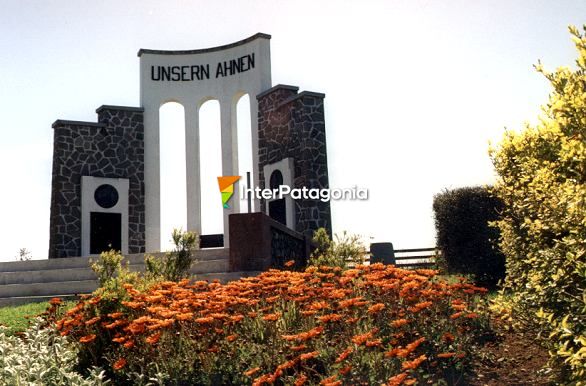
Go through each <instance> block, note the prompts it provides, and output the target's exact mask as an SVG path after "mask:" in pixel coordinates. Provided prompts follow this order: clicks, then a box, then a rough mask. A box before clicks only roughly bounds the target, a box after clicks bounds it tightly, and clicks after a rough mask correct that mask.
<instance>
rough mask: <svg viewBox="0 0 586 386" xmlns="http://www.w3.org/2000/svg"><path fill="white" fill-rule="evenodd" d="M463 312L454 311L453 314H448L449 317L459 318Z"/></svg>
mask: <svg viewBox="0 0 586 386" xmlns="http://www.w3.org/2000/svg"><path fill="white" fill-rule="evenodd" d="M463 314H464V312H463V311H460V312H456V313H455V314H452V315H451V316H450V319H458V318H459V317H460V316H462V315H463Z"/></svg>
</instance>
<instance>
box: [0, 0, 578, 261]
mask: <svg viewBox="0 0 586 386" xmlns="http://www.w3.org/2000/svg"><path fill="white" fill-rule="evenodd" d="M0 5H1V7H0V52H1V54H0V113H1V116H2V124H1V130H2V135H3V137H2V140H1V141H0V173H1V175H2V185H3V186H2V189H0V213H1V218H2V219H1V221H0V235H1V236H0V260H12V259H14V256H15V255H16V254H17V253H18V249H19V248H22V247H26V248H27V249H29V250H30V251H32V254H33V256H34V257H35V258H45V257H46V256H47V250H48V238H49V206H50V184H51V157H52V139H53V132H52V129H51V124H52V123H53V122H54V121H55V120H56V119H71V120H89V121H95V120H96V115H95V109H96V108H97V107H98V106H100V105H102V104H111V105H127V106H138V105H139V67H138V66H139V60H138V57H137V56H136V53H137V51H138V49H139V48H151V49H170V50H171V49H194V48H206V47H212V46H216V45H221V44H227V43H231V42H234V41H237V40H240V39H243V38H246V37H248V36H250V35H253V34H254V33H256V32H264V33H268V34H271V35H272V40H271V57H272V79H273V84H278V83H283V84H291V85H296V86H299V87H300V89H301V90H310V91H317V92H324V93H325V94H326V100H325V101H326V130H327V137H328V138H327V139H328V157H329V159H328V162H329V172H330V185H331V186H332V187H349V186H353V185H359V186H365V187H368V188H369V190H370V199H369V200H368V201H366V202H334V203H333V204H332V217H333V223H334V231H335V232H341V231H342V230H348V231H350V232H353V233H359V234H362V235H363V236H365V239H368V238H369V237H372V238H373V239H374V240H376V241H391V242H393V243H394V245H395V247H396V248H410V247H426V246H433V245H434V238H435V231H434V227H433V215H432V211H431V204H432V199H433V195H434V194H436V193H438V192H440V191H441V190H442V189H444V188H454V187H460V186H469V185H474V184H485V183H490V182H491V181H493V178H494V177H493V170H492V166H491V163H490V160H489V158H488V155H487V148H488V141H489V140H491V139H492V140H498V139H499V138H500V136H501V135H502V133H503V130H504V129H503V128H504V127H508V128H512V129H517V128H520V127H521V126H522V123H523V122H524V121H525V120H534V119H535V118H536V116H537V114H538V112H539V105H540V104H543V103H544V102H546V100H547V94H548V92H549V89H548V84H547V82H546V81H545V80H544V79H543V78H542V77H541V76H540V75H539V74H537V73H536V72H535V71H533V69H532V65H533V64H534V63H536V62H537V60H538V59H542V61H543V62H544V64H545V65H546V67H548V68H555V67H557V66H559V65H570V64H573V62H574V59H575V57H576V54H575V51H574V47H573V44H572V43H571V41H570V38H569V34H568V32H567V28H566V27H567V25H568V24H575V25H578V26H580V25H582V24H583V23H584V22H586V2H585V1H583V0H580V1H578V0H575V1H572V0H558V1H545V0H541V1H536V0H524V1H512V0H498V1H480V0H478V1H470V0H461V1H459V0H454V1H447V0H443V1H439V0H438V1H432V0H401V1H398V0H385V1H366V0H362V1H360V0H355V1H342V0H331V1H325V0H321V1H316V0H307V1H306V0H295V1H282V0H267V1H243V0H235V1H220V0H215V1H207V2H204V1H194V0H191V1H170V0H167V1H160V2H155V1H145V0H142V1H119V0H116V1H95V0H93V1H85V0H78V1H74V2H73V1H65V0H38V1H24V0H0ZM217 197H218V199H219V194H217Z"/></svg>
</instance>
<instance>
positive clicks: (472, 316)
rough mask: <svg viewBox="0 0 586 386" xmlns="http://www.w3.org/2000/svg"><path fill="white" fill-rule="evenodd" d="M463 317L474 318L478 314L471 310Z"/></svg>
mask: <svg viewBox="0 0 586 386" xmlns="http://www.w3.org/2000/svg"><path fill="white" fill-rule="evenodd" d="M464 317H465V318H468V319H476V318H478V314H477V313H476V312H471V313H469V314H467V315H466V316H464Z"/></svg>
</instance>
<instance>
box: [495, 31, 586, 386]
mask: <svg viewBox="0 0 586 386" xmlns="http://www.w3.org/2000/svg"><path fill="white" fill-rule="evenodd" d="M583 28H584V34H581V33H580V31H579V30H578V29H577V28H575V27H570V32H571V34H572V36H573V40H574V42H575V44H576V47H577V49H578V52H579V56H578V59H577V61H576V63H577V68H576V69H570V68H567V67H561V68H558V69H557V70H556V71H554V72H548V71H546V70H544V69H543V67H542V66H541V64H539V65H538V66H536V68H537V70H538V71H539V72H540V73H542V74H543V75H544V76H545V77H546V78H547V79H548V80H549V81H550V83H551V85H552V87H553V91H552V93H551V95H550V100H549V103H548V104H547V105H546V106H544V107H543V115H542V117H540V122H539V123H538V124H537V125H536V126H530V125H528V126H527V127H526V129H525V130H524V131H523V132H521V133H515V132H507V133H506V134H505V137H504V139H503V141H502V143H501V144H500V146H498V147H497V148H495V149H491V157H492V159H493V163H494V165H495V168H496V171H497V172H498V174H499V176H500V179H499V182H498V184H497V185H496V186H495V189H494V192H495V194H496V195H497V196H498V197H500V198H501V199H502V200H503V202H504V204H505V209H504V211H503V216H502V219H501V220H500V221H497V224H498V227H499V228H500V231H501V239H500V246H501V248H502V250H503V252H504V253H505V255H506V259H507V262H506V264H507V265H506V270H507V277H506V280H505V289H506V290H511V291H514V292H515V293H516V295H518V296H516V297H515V298H516V299H518V301H517V302H516V306H517V309H518V310H521V311H522V312H524V313H525V315H527V313H532V315H533V316H535V315H536V316H537V317H538V318H537V320H538V322H539V325H540V327H542V328H543V329H544V331H546V332H547V333H549V340H550V342H549V343H550V344H551V354H552V357H553V359H554V360H556V361H559V363H563V366H564V370H565V375H566V376H567V379H566V381H571V382H573V384H577V385H586V26H584V27H583ZM546 336H547V335H546Z"/></svg>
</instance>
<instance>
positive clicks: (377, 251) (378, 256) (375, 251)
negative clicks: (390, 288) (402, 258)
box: [370, 243, 396, 265]
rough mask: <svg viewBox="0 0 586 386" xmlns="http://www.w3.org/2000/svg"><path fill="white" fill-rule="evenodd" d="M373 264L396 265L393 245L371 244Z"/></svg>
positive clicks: (371, 260)
mask: <svg viewBox="0 0 586 386" xmlns="http://www.w3.org/2000/svg"><path fill="white" fill-rule="evenodd" d="M370 254H371V255H372V256H371V258H370V262H371V263H383V264H385V265H387V264H393V265H394V264H395V263H396V261H395V250H394V249H393V243H372V244H370Z"/></svg>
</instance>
